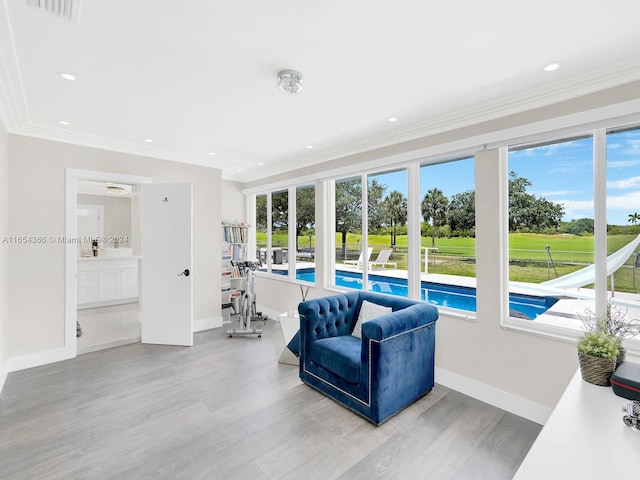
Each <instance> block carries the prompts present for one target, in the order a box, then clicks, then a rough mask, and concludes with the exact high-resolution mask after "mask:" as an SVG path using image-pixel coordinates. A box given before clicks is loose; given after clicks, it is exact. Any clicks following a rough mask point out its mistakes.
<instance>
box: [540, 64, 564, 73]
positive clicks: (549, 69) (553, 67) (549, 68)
mask: <svg viewBox="0 0 640 480" xmlns="http://www.w3.org/2000/svg"><path fill="white" fill-rule="evenodd" d="M559 67H560V64H559V63H550V64H549V65H547V66H546V67H544V71H545V72H553V71H554V70H557V69H558V68H559Z"/></svg>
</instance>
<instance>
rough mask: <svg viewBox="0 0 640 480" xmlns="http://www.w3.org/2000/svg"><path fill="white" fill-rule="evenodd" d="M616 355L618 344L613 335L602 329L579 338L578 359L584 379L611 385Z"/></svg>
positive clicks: (596, 383) (598, 383)
mask: <svg viewBox="0 0 640 480" xmlns="http://www.w3.org/2000/svg"><path fill="white" fill-rule="evenodd" d="M616 355H618V346H617V343H616V339H615V337H613V336H612V335H609V334H607V333H605V332H602V331H591V332H586V333H585V334H584V335H582V337H580V338H579V339H578V361H579V363H580V372H581V373H582V378H583V380H585V381H586V382H589V383H593V384H595V385H601V386H605V387H606V386H609V385H611V375H612V374H613V371H614V370H615V368H616Z"/></svg>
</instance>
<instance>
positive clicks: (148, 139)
mask: <svg viewBox="0 0 640 480" xmlns="http://www.w3.org/2000/svg"><path fill="white" fill-rule="evenodd" d="M144 141H145V142H147V143H152V142H153V140H151V139H150V138H145V139H144Z"/></svg>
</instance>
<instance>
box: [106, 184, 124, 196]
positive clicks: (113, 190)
mask: <svg viewBox="0 0 640 480" xmlns="http://www.w3.org/2000/svg"><path fill="white" fill-rule="evenodd" d="M107 193H108V194H109V195H124V194H125V193H127V191H126V190H125V189H124V188H122V187H115V186H111V185H110V186H108V187H107Z"/></svg>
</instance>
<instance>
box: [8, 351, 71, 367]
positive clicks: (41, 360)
mask: <svg viewBox="0 0 640 480" xmlns="http://www.w3.org/2000/svg"><path fill="white" fill-rule="evenodd" d="M75 356H76V352H75V351H73V352H72V351H71V350H70V349H67V348H65V347H63V348H55V349H53V350H46V351H44V352H36V353H28V354H26V355H17V356H15V357H9V358H8V359H7V370H8V371H9V372H16V371H18V370H24V369H25V368H32V367H39V366H40V365H46V364H48V363H55V362H61V361H62V360H68V359H70V358H75Z"/></svg>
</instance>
